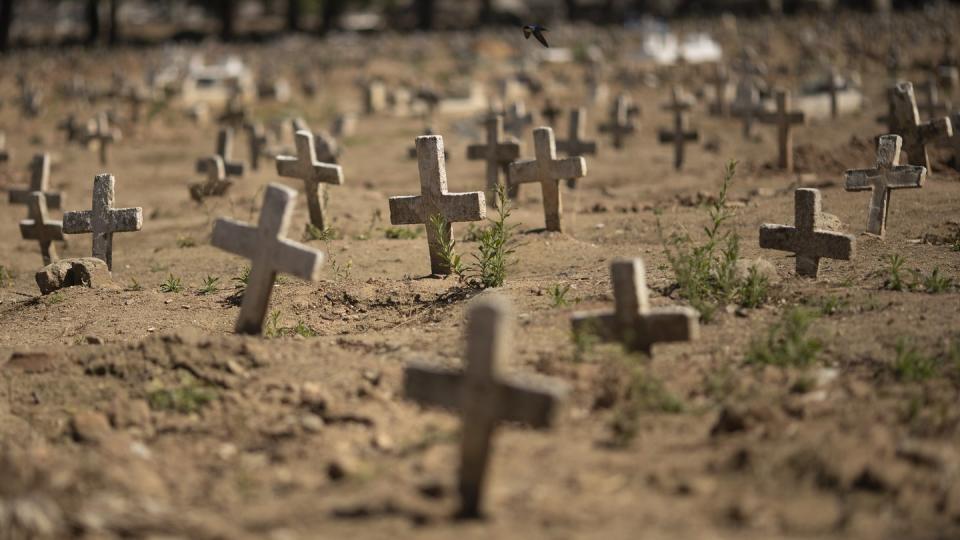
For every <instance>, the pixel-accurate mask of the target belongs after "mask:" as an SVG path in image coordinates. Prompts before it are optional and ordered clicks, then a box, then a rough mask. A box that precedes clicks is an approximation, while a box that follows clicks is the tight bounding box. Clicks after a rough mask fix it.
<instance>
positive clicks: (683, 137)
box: [659, 87, 700, 171]
mask: <svg viewBox="0 0 960 540" xmlns="http://www.w3.org/2000/svg"><path fill="white" fill-rule="evenodd" d="M692 108H693V100H691V99H690V98H688V97H687V96H685V95H684V94H683V92H682V91H681V90H680V89H679V88H677V87H674V88H672V89H671V91H670V102H669V103H667V104H666V105H664V106H663V109H664V110H667V111H671V112H672V113H673V129H672V130H668V129H661V130H660V134H659V135H660V137H659V138H660V142H661V143H662V144H673V168H674V169H676V170H678V171H679V170H680V169H681V168H683V154H684V147H685V145H686V144H687V143H688V142H695V141H697V140H698V139H699V138H700V134H699V133H698V132H697V130H695V129H692V128H691V127H690V119H689V115H688V114H687V113H688V112H689V111H690V109H692Z"/></svg>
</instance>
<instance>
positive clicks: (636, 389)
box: [610, 363, 684, 448]
mask: <svg viewBox="0 0 960 540" xmlns="http://www.w3.org/2000/svg"><path fill="white" fill-rule="evenodd" d="M683 410H684V404H683V401H682V400H681V399H680V398H679V397H677V396H675V395H674V394H671V393H670V392H669V391H668V390H667V389H666V388H665V387H664V385H663V382H662V381H660V380H658V379H656V378H655V377H653V376H652V375H649V374H647V373H645V372H644V370H643V368H642V367H641V366H640V365H637V364H636V363H635V364H634V365H632V366H630V374H629V382H628V383H627V386H626V391H625V392H624V395H623V397H622V399H621V400H620V401H619V402H618V403H617V405H616V407H615V408H614V411H613V418H612V419H611V420H610V435H611V440H610V444H611V446H614V447H617V448H623V447H626V446H628V445H629V444H630V443H631V442H632V441H633V439H634V438H635V437H636V436H637V432H638V429H639V420H640V416H641V415H642V414H643V413H645V412H652V413H668V414H677V413H681V412H683Z"/></svg>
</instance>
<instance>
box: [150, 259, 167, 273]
mask: <svg viewBox="0 0 960 540" xmlns="http://www.w3.org/2000/svg"><path fill="white" fill-rule="evenodd" d="M169 269H170V265H169V264H160V263H158V262H156V261H154V262H151V263H150V271H151V272H153V273H154V274H156V273H158V272H166V271H167V270H169Z"/></svg>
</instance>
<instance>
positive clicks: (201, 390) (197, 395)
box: [147, 376, 217, 414]
mask: <svg viewBox="0 0 960 540" xmlns="http://www.w3.org/2000/svg"><path fill="white" fill-rule="evenodd" d="M215 399H217V392H216V390H215V389H213V388H211V387H209V386H205V385H203V384H201V383H200V381H198V380H197V379H195V378H194V377H192V376H184V377H183V379H182V380H181V383H180V385H179V386H176V387H173V388H154V389H152V390H149V391H148V392H147V403H148V404H149V405H150V408H151V409H153V410H155V411H172V412H178V413H180V414H192V413H195V412H199V411H200V410H201V409H203V408H204V407H205V406H207V405H209V404H210V403H212V402H213V401H214V400H215Z"/></svg>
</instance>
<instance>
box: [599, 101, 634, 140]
mask: <svg viewBox="0 0 960 540" xmlns="http://www.w3.org/2000/svg"><path fill="white" fill-rule="evenodd" d="M631 109H633V103H632V101H631V99H630V96H629V95H627V94H620V95H618V96H617V100H616V101H615V102H614V103H613V107H611V108H610V119H609V120H608V121H607V123H605V124H601V125H600V133H608V134H610V137H611V138H612V139H613V147H614V148H617V149H620V148H623V141H624V140H625V139H626V138H627V137H628V136H630V135H633V133H634V131H636V127H635V126H634V125H633V121H632V120H631V116H630V115H631Z"/></svg>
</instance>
